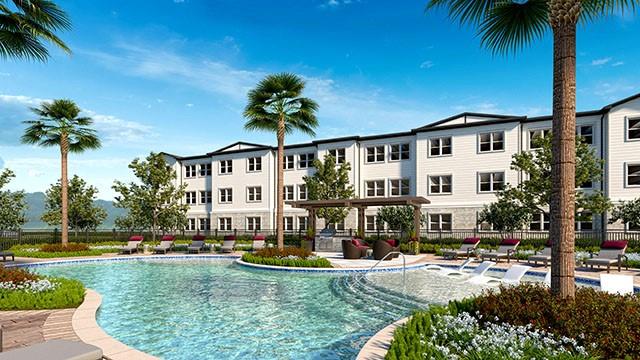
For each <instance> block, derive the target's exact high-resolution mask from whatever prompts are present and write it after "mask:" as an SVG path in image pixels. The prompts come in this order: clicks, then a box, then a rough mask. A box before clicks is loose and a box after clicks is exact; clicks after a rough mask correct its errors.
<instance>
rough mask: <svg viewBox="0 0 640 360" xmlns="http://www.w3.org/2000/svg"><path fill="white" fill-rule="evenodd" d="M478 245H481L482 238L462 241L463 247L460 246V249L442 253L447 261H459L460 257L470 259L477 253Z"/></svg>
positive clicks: (469, 238)
mask: <svg viewBox="0 0 640 360" xmlns="http://www.w3.org/2000/svg"><path fill="white" fill-rule="evenodd" d="M478 244H480V238H478V237H468V238H466V239H464V240H462V245H460V248H459V249H457V250H456V249H451V250H444V251H443V252H442V256H443V257H444V258H445V259H451V260H455V259H457V258H458V256H464V257H466V258H467V259H468V258H470V257H471V255H474V254H475V253H476V248H477V247H478Z"/></svg>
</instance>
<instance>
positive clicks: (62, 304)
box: [0, 266, 85, 310]
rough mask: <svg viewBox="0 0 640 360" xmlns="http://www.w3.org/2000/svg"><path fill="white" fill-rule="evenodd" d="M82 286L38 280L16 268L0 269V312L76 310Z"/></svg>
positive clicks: (57, 281) (58, 279)
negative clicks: (74, 308)
mask: <svg viewBox="0 0 640 360" xmlns="http://www.w3.org/2000/svg"><path fill="white" fill-rule="evenodd" d="M84 290H85V289H84V286H83V285H82V283H81V282H79V281H77V280H70V279H64V278H48V277H41V276H38V275H36V274H33V273H30V272H28V271H26V270H23V269H19V268H5V267H3V266H0V310H42V309H64V308H73V307H78V306H79V305H80V304H81V303H82V301H83V300H84Z"/></svg>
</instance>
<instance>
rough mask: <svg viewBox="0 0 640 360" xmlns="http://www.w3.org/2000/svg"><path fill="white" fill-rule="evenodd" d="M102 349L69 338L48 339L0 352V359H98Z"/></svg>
mask: <svg viewBox="0 0 640 360" xmlns="http://www.w3.org/2000/svg"><path fill="white" fill-rule="evenodd" d="M102 355H103V354H102V349H100V348H99V347H96V346H93V345H89V344H85V343H83V342H80V341H71V340H49V341H45V342H42V343H38V344H35V345H31V346H27V347H23V348H19V349H14V350H10V351H7V352H3V353H0V360H34V359H47V360H70V359H72V360H100V359H102Z"/></svg>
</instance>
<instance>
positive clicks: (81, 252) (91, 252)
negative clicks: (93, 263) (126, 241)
mask: <svg viewBox="0 0 640 360" xmlns="http://www.w3.org/2000/svg"><path fill="white" fill-rule="evenodd" d="M121 244H122V243H118V242H105V243H96V244H91V245H88V244H81V243H69V244H68V246H67V247H66V248H65V247H63V246H62V244H42V245H15V246H13V247H12V248H11V251H12V252H13V253H14V254H15V255H16V256H19V257H29V258H40V259H50V258H58V257H79V256H100V255H102V254H105V253H113V252H118V250H119V246H122V245H121Z"/></svg>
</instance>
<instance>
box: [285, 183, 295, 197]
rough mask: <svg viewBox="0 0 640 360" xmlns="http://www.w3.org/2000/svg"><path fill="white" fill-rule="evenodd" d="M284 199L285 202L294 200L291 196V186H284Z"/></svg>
mask: <svg viewBox="0 0 640 360" xmlns="http://www.w3.org/2000/svg"><path fill="white" fill-rule="evenodd" d="M284 199H285V200H287V201H291V200H293V199H294V196H293V185H285V186H284Z"/></svg>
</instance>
